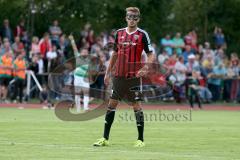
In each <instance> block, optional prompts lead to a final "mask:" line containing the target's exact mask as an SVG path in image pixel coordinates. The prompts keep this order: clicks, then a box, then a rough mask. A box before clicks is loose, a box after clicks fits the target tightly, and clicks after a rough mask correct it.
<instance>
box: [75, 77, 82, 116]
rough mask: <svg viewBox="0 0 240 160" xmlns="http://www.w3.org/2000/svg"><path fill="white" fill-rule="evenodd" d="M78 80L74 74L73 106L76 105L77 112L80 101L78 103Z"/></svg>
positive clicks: (79, 108) (79, 107)
mask: <svg viewBox="0 0 240 160" xmlns="http://www.w3.org/2000/svg"><path fill="white" fill-rule="evenodd" d="M79 85H80V81H79V78H78V76H74V91H75V106H76V109H77V112H80V110H81V103H80V99H81V97H80V91H81V90H80V87H79Z"/></svg>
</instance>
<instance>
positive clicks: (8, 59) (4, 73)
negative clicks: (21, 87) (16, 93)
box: [0, 52, 13, 102]
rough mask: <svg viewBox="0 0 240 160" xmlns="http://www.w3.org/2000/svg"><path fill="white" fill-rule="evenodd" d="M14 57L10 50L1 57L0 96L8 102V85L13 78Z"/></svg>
mask: <svg viewBox="0 0 240 160" xmlns="http://www.w3.org/2000/svg"><path fill="white" fill-rule="evenodd" d="M12 69H13V57H12V54H11V53H10V52H6V53H5V54H4V55H3V56H1V57H0V71H1V72H0V78H1V86H0V87H1V88H0V89H1V91H0V93H1V95H0V98H1V100H3V101H6V102H7V100H6V99H7V95H8V89H7V87H8V85H9V83H10V81H11V79H12Z"/></svg>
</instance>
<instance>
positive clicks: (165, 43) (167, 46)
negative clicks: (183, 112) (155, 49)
mask: <svg viewBox="0 0 240 160" xmlns="http://www.w3.org/2000/svg"><path fill="white" fill-rule="evenodd" d="M160 44H161V46H162V47H163V50H166V51H167V53H168V55H169V56H171V55H172V53H173V50H172V47H173V41H172V40H171V37H170V35H169V34H167V35H166V37H165V38H162V39H161V42H160Z"/></svg>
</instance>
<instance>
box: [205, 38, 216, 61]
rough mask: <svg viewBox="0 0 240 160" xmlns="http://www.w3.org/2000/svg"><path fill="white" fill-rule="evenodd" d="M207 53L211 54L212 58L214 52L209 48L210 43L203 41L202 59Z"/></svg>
mask: <svg viewBox="0 0 240 160" xmlns="http://www.w3.org/2000/svg"><path fill="white" fill-rule="evenodd" d="M209 55H210V56H212V58H214V56H215V53H214V52H213V50H212V49H211V46H210V43H209V42H205V44H204V49H203V57H202V60H205V59H206V58H207V56H209Z"/></svg>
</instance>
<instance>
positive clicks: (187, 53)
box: [183, 45, 194, 64]
mask: <svg viewBox="0 0 240 160" xmlns="http://www.w3.org/2000/svg"><path fill="white" fill-rule="evenodd" d="M193 54H194V53H193V52H192V50H191V46H190V45H186V46H185V51H184V52H183V59H184V64H186V63H187V62H188V56H190V55H193Z"/></svg>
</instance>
